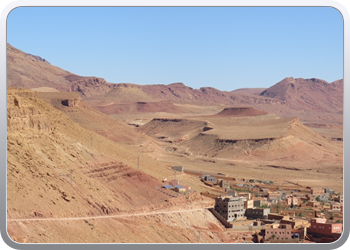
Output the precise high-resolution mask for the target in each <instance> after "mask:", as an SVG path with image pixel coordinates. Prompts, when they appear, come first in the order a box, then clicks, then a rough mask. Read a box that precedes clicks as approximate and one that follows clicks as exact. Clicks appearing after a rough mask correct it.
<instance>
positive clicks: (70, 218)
mask: <svg viewBox="0 0 350 250" xmlns="http://www.w3.org/2000/svg"><path fill="white" fill-rule="evenodd" d="M208 208H210V207H204V208H193V209H183V210H172V211H152V212H147V213H128V214H116V215H101V216H87V217H66V218H24V219H7V221H8V222H10V221H47V220H49V221H55V220H56V221H57V220H88V219H89V220H91V219H108V218H123V217H131V216H145V215H153V214H171V213H186V212H193V211H200V210H205V209H208Z"/></svg>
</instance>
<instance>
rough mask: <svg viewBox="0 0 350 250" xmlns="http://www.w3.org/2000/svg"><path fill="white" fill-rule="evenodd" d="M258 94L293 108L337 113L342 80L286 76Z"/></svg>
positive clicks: (339, 104) (341, 107)
mask: <svg viewBox="0 0 350 250" xmlns="http://www.w3.org/2000/svg"><path fill="white" fill-rule="evenodd" d="M260 96H264V97H269V98H274V99H278V100H281V101H283V102H285V103H286V104H287V105H288V106H290V107H291V108H292V109H295V110H308V111H315V112H330V113H337V112H339V111H341V110H342V109H343V80H338V81H335V82H332V83H328V82H326V81H323V80H320V79H316V78H311V79H302V78H296V79H294V78H293V77H288V78H285V79H283V80H282V81H280V82H278V83H277V84H275V85H273V86H272V87H270V88H268V89H266V90H264V91H263V92H262V93H261V94H260Z"/></svg>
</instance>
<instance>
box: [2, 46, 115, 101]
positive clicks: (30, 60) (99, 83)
mask: <svg viewBox="0 0 350 250" xmlns="http://www.w3.org/2000/svg"><path fill="white" fill-rule="evenodd" d="M7 86H10V87H17V88H26V89H34V88H42V87H49V88H53V89H56V90H58V91H65V92H77V93H79V94H80V95H81V96H82V97H86V96H91V95H97V94H103V93H106V92H108V91H109V90H111V89H112V88H113V87H114V84H109V83H106V81H105V80H104V79H102V78H99V77H82V76H77V75H75V74H72V73H70V72H68V71H66V70H63V69H61V68H59V67H56V66H54V65H51V64H50V63H49V62H48V61H46V60H45V59H42V58H41V57H40V56H34V55H31V54H28V53H25V52H23V51H21V50H19V49H16V48H15V47H13V46H11V45H10V44H7Z"/></svg>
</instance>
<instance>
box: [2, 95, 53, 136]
mask: <svg viewBox="0 0 350 250" xmlns="http://www.w3.org/2000/svg"><path fill="white" fill-rule="evenodd" d="M28 97H29V98H30V99H35V98H36V93H35V92H32V91H25V90H20V91H18V90H12V91H11V90H10V91H8V93H7V105H8V106H7V131H8V132H9V131H18V130H27V129H35V130H51V127H52V125H51V122H50V120H49V119H47V117H46V116H45V115H43V114H42V113H41V112H40V110H38V109H36V108H35V107H34V106H33V105H31V104H30V103H29V102H28V101H27V98H28Z"/></svg>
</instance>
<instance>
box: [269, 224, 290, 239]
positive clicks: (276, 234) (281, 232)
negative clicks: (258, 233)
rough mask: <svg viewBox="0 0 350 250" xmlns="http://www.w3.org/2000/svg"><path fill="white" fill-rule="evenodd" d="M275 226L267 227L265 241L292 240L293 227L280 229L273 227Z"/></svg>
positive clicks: (282, 226)
mask: <svg viewBox="0 0 350 250" xmlns="http://www.w3.org/2000/svg"><path fill="white" fill-rule="evenodd" d="M272 225H273V224H270V225H266V226H265V240H270V239H272V240H274V239H278V240H288V239H291V238H292V228H291V225H288V224H285V225H279V226H278V227H274V226H272Z"/></svg>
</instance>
